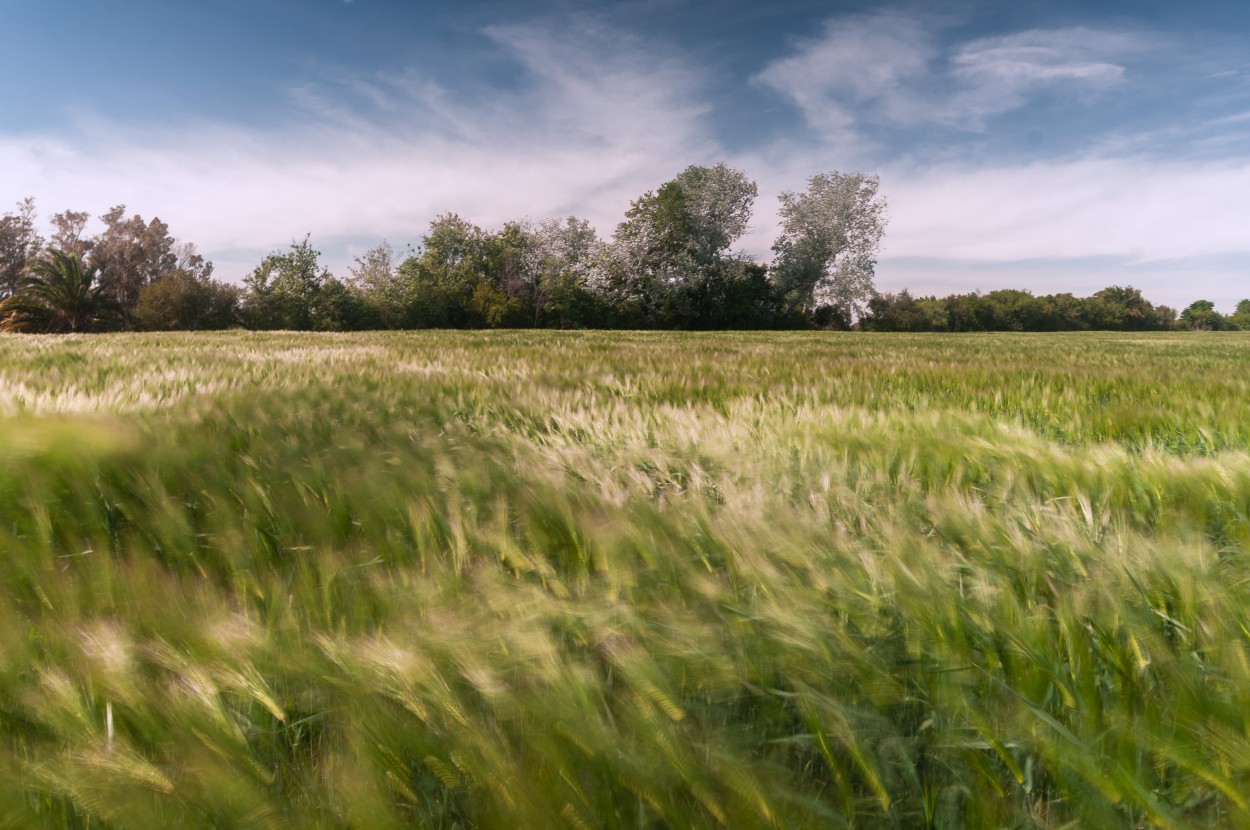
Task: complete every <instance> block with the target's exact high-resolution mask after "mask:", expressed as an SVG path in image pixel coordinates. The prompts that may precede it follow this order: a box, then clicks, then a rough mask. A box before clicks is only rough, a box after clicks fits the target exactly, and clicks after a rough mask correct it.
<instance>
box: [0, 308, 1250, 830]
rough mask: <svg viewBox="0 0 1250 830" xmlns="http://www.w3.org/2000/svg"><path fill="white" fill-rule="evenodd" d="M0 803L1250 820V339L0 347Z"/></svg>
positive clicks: (767, 816)
mask: <svg viewBox="0 0 1250 830" xmlns="http://www.w3.org/2000/svg"><path fill="white" fill-rule="evenodd" d="M0 415H2V418H3V425H2V427H0V550H2V551H3V564H2V565H0V589H2V590H0V735H2V739H0V827H14V828H18V827H21V828H27V827H50V828H165V827H217V828H227V827H240V828H293V829H294V828H305V827H327V828H387V827H409V826H416V827H428V828H560V827H564V828H570V830H578V829H579V828H652V829H653V830H658V829H659V828H682V827H717V826H723V827H727V828H735V830H737V829H738V828H754V827H783V828H803V827H812V828H825V827H855V828H921V827H941V828H963V827H966V828H1027V827H1038V828H1061V827H1086V828H1139V827H1190V826H1205V827H1250V335H1241V334H1228V335H1204V334H1190V333H1185V334H1159V335H1142V336H1129V335H1100V334H1068V335H984V336H977V335H968V336H959V335H945V336H944V335H917V336H906V335H865V334H821V333H802V334H771V333H753V334H736V333H735V334H706V335H702V334H700V335H695V334H690V335H682V334H671V333H670V334H637V333H633V334H620V333H617V334H613V333H602V332H600V333H550V332H549V333H524V334H521V333H463V332H462V333H447V332H425V333H418V334H370V335H356V336H349V335H285V334H282V335H258V334H245V333H229V334H221V335H190V334H187V335H161V336H154V335H152V336H149V335H115V336H114V335H110V336H98V337H89V338H88V337H71V338H52V337H16V336H15V337H6V338H3V339H0Z"/></svg>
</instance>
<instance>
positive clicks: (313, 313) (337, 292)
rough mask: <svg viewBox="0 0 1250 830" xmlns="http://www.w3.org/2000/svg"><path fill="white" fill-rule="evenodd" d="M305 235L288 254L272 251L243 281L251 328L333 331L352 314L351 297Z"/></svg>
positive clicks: (244, 311) (245, 313)
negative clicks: (321, 260)
mask: <svg viewBox="0 0 1250 830" xmlns="http://www.w3.org/2000/svg"><path fill="white" fill-rule="evenodd" d="M320 257H321V252H320V251H317V250H315V249H314V248H313V247H312V245H311V244H310V242H309V238H308V237H307V236H306V237H304V240H303V241H302V242H292V243H291V248H290V250H289V251H287V252H286V253H279V252H277V251H275V252H273V253H271V254H269V256H267V257H265V258H264V260H262V261H261V264H260V265H259V266H257V268H256V270H254V271H252V273H251V274H249V275H248V276H247V277H246V278H244V280H243V283H244V285H245V286H246V287H247V293H246V295H245V296H244V298H243V308H242V315H243V320H244V322H245V323H246V324H247V326H248V328H252V329H260V330H271V329H287V330H291V331H313V330H317V331H334V330H337V329H341V328H344V323H345V321H346V319H347V318H349V317H350V314H351V311H352V309H351V307H350V302H351V301H350V298H348V297H346V296H345V295H346V289H345V288H344V286H343V285H342V283H340V282H338V281H337V280H335V279H334V278H333V277H332V276H331V274H330V271H329V269H328V268H326V267H325V266H323V265H321V264H320V262H319V259H320Z"/></svg>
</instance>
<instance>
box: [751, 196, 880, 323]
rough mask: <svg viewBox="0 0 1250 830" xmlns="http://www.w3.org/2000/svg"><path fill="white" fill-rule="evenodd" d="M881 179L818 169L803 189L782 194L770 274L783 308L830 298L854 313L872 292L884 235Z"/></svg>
mask: <svg viewBox="0 0 1250 830" xmlns="http://www.w3.org/2000/svg"><path fill="white" fill-rule="evenodd" d="M879 189H880V180H879V179H878V177H876V176H869V175H865V174H863V173H838V172H832V173H818V174H816V175H814V176H812V177H811V178H810V179H808V181H807V190H806V191H804V192H802V193H793V192H790V191H786V192H784V193H782V194H781V196H780V200H781V226H782V229H781V234H780V236H778V237H777V241H776V242H774V243H773V252H774V253H775V254H776V259H775V260H774V262H773V267H772V278H773V281H774V283H775V284H776V286H777V289H778V291H779V292H780V294H781V295H782V296H783V297H784V298H785V307H786V309H787V310H793V309H809V308H814V307H815V306H816V305H818V304H820V303H831V304H835V305H841V306H844V307H846V308H850V309H852V310H854V311H856V312H858V311H859V310H860V309H862V308H863V306H864V303H865V302H867V301H868V299H869V298H870V297H872V295H873V282H872V280H873V272H874V269H875V267H876V261H877V250H878V248H879V247H880V244H881V237H882V236H883V235H884V234H885V225H886V212H885V208H886V205H885V199H884V197H882V196H880V195H879V193H878V191H879Z"/></svg>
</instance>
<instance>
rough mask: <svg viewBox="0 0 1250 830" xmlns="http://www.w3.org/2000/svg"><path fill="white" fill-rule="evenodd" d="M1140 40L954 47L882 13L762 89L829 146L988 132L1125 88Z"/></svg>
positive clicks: (820, 42)
mask: <svg viewBox="0 0 1250 830" xmlns="http://www.w3.org/2000/svg"><path fill="white" fill-rule="evenodd" d="M1143 46H1144V39H1143V38H1141V37H1140V36H1137V35H1133V34H1129V33H1124V32H1100V31H1094V30H1091V29H1085V28H1071V29H1049V30H1046V29H1034V30H1029V31H1024V32H1019V33H1015V34H1011V35H1006V36H999V37H989V38H980V39H976V40H973V41H970V42H967V43H964V44H962V45H956V46H954V47H953V48H952V47H951V46H950V45H946V46H945V47H943V45H942V44H941V43H940V42H939V39H938V35H937V33H936V31H935V28H934V27H933V26H931V25H926V24H925V22H924V21H923V20H921V19H919V18H916V17H913V16H910V15H903V14H898V13H880V14H873V15H863V16H856V17H850V18H842V19H836V20H832V21H830V22H829V23H827V24H826V26H825V30H824V32H823V34H822V35H821V36H820V37H818V38H814V39H810V40H805V41H801V42H800V43H798V44H797V46H796V48H795V49H794V51H793V53H792V54H791V55H788V56H786V57H784V58H781V59H778V60H776V61H774V62H772V63H771V64H769V65H768V66H766V67H764V69H762V70H761V71H760V72H759V73H758V74H757V75H756V76H755V77H754V81H755V82H756V83H757V84H760V85H762V86H765V87H768V88H771V89H773V90H775V91H776V92H778V93H780V94H781V95H783V96H784V97H786V98H788V99H790V100H791V101H792V102H793V103H794V104H795V105H796V106H797V107H798V108H799V109H800V110H801V111H802V112H803V115H804V117H805V118H806V120H807V122H808V124H809V125H810V126H811V127H812V128H813V129H815V130H817V131H818V132H820V133H822V134H823V135H824V136H825V137H827V138H831V139H840V140H846V139H847V138H851V137H854V136H855V132H854V130H855V128H856V127H857V126H859V125H862V124H864V123H873V122H875V123H883V124H892V125H899V126H916V125H920V124H926V123H930V124H939V125H942V126H945V127H952V128H956V129H963V130H971V131H976V130H981V129H983V128H984V127H985V125H986V122H987V120H988V119H990V118H992V117H994V116H996V115H1001V114H1003V113H1006V112H1010V111H1012V110H1015V109H1018V108H1020V107H1022V106H1024V105H1025V104H1026V103H1028V102H1029V100H1030V99H1031V98H1032V97H1033V96H1035V95H1038V94H1041V93H1043V92H1045V91H1048V90H1051V89H1055V88H1067V89H1074V90H1077V91H1079V92H1081V93H1083V94H1090V93H1093V92H1099V91H1105V90H1106V89H1109V88H1111V87H1113V86H1115V85H1116V84H1117V83H1119V82H1120V81H1121V80H1122V79H1123V78H1124V75H1125V71H1126V69H1125V66H1124V65H1123V64H1121V63H1119V62H1117V61H1119V60H1122V59H1123V58H1124V57H1126V56H1128V55H1132V54H1135V53H1137V52H1139V51H1140V50H1141V49H1142V48H1143Z"/></svg>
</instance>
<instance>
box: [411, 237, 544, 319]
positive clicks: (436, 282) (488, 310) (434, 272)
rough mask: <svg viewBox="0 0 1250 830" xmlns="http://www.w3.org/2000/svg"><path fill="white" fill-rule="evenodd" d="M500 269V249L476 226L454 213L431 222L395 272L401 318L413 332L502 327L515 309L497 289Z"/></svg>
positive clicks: (506, 295)
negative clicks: (404, 305) (402, 303)
mask: <svg viewBox="0 0 1250 830" xmlns="http://www.w3.org/2000/svg"><path fill="white" fill-rule="evenodd" d="M499 264H500V250H499V247H498V246H497V245H495V244H493V243H492V240H491V237H490V235H489V234H487V233H485V232H483V231H482V229H481V228H479V227H478V226H477V225H474V224H473V223H472V222H469V221H468V220H466V219H464V218H463V217H461V216H459V215H457V214H454V213H448V214H442V215H440V216H438V217H436V218H435V219H434V221H433V222H431V223H430V229H429V231H428V232H427V233H426V235H425V239H423V240H422V244H421V246H420V248H418V250H417V252H416V253H415V254H414V255H413V256H410V257H408V258H407V259H405V260H404V261H403V262H402V263H401V264H400V266H399V269H398V275H397V279H398V281H399V283H400V285H401V286H402V294H403V296H404V297H405V298H406V300H407V302H408V308H407V310H406V313H405V315H404V316H405V318H406V319H407V320H408V321H409V324H410V325H411V326H413V327H417V328H479V327H482V326H487V325H501V324H503V321H504V319H505V318H510V317H511V315H512V314H513V313H514V312H517V307H516V304H510V298H509V297H508V294H507V292H506V291H504V289H503V288H502V287H501V282H500V281H499V276H498V269H499ZM518 315H519V312H518Z"/></svg>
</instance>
